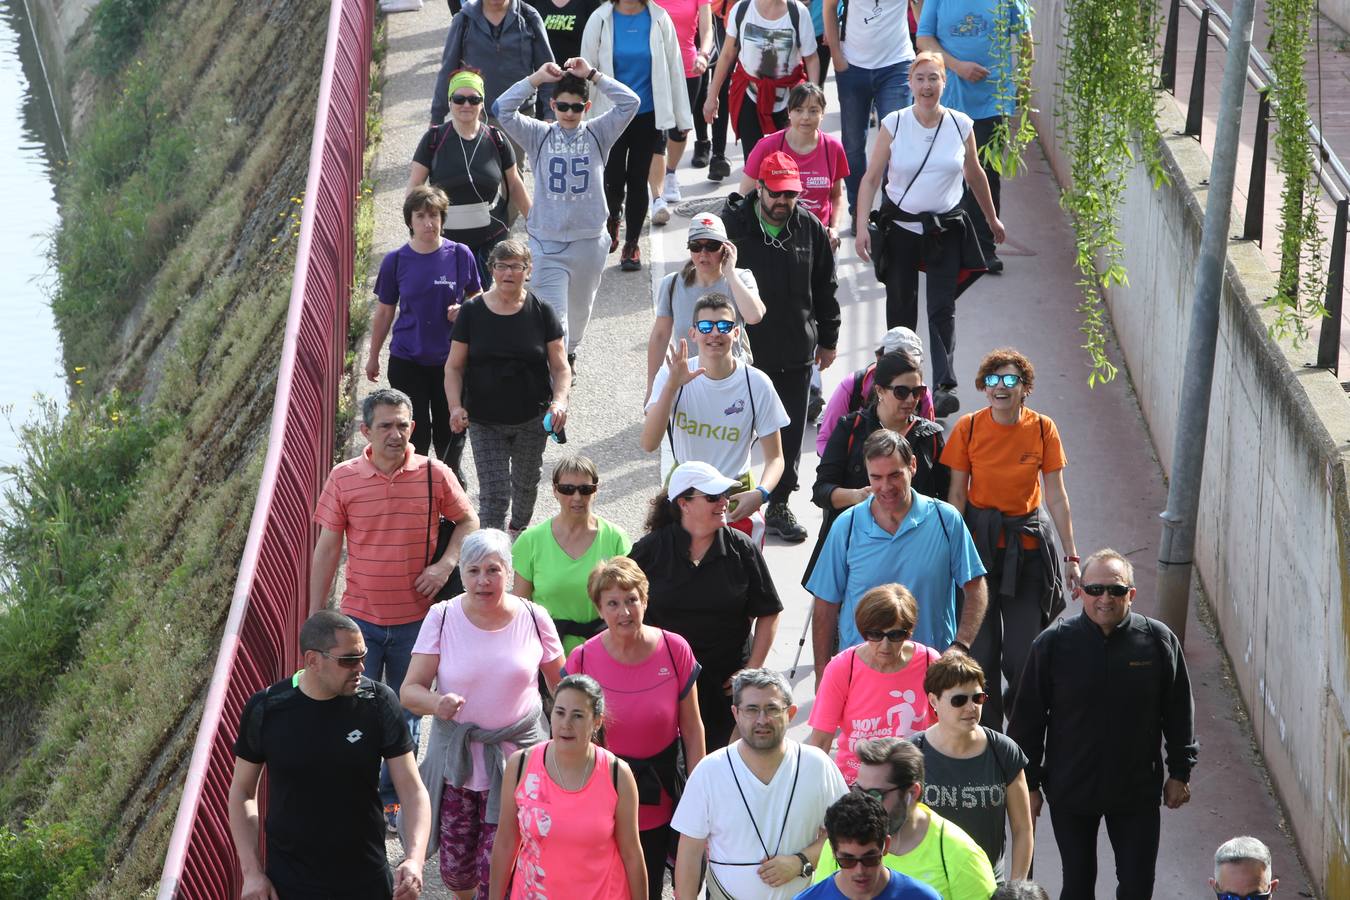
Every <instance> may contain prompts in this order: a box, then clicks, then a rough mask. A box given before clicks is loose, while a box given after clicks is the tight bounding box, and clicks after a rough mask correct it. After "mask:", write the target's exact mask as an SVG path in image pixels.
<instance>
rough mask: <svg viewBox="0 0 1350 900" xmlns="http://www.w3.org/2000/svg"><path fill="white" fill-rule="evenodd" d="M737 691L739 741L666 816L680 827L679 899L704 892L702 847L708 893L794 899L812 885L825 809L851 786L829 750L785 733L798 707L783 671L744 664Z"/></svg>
mask: <svg viewBox="0 0 1350 900" xmlns="http://www.w3.org/2000/svg"><path fill="white" fill-rule="evenodd" d="M731 690H732V711H733V712H734V713H735V716H736V730H737V732H738V733H739V735H740V738H741V739H740V740H739V741H736V742H735V743H733V744H732V745H731V746H729V747H724V748H722V749H721V750H718V751H716V752H714V753H710V754H709V755H708V756H706V757H704V758H703V761H702V762H700V763H699V764H698V767H697V768H695V769H694V771H693V772H691V773H690V774H689V782H688V783H687V784H686V785H685V788H684V796H683V797H681V798H680V805H679V807H678V808H677V809H676V810H675V816H674V818H673V819H672V820H671V823H670V824H671V827H673V828H674V829H675V830H676V831H678V832H679V833H680V849H679V852H678V854H677V856H676V860H675V898H676V900H694V898H695V897H697V896H698V890H699V880H700V878H699V876H700V870H701V868H702V864H703V858H704V854H705V852H706V854H707V857H708V897H709V900H724V898H731V897H735V898H736V900H788V898H791V897H795V896H796V895H797V894H798V893H800V892H801V891H803V890H805V889H806V888H807V886H808V885H809V884H810V880H811V875H812V873H813V872H814V871H815V865H816V863H817V862H818V861H819V860H820V851H821V847H822V846H824V843H825V829H824V828H823V827H822V823H823V822H824V820H825V810H826V809H828V808H829V807H830V804H832V803H833V802H834V801H835V800H838V799H839V798H840V797H842V796H843V795H844V794H845V793H847V792H848V788H847V786H845V784H844V777H843V776H842V775H841V774H839V767H838V766H836V765H835V764H834V763H833V762H831V761H830V758H829V757H828V756H826V755H825V754H824V753H822V752H821V751H820V750H818V749H817V748H815V747H810V746H805V745H803V744H799V743H797V742H796V741H791V740H788V739H787V729H788V723H790V722H791V721H792V717H793V716H794V715H795V714H796V712H797V707H796V706H795V705H793V703H792V688H791V687H790V686H789V684H788V682H787V679H786V678H784V677H783V676H782V674H780V673H778V672H774V671H770V670H769V669H745V670H743V671H741V672H739V673H737V675H736V677H735V678H733V679H732V682H731Z"/></svg>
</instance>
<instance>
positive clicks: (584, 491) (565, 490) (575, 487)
mask: <svg viewBox="0 0 1350 900" xmlns="http://www.w3.org/2000/svg"><path fill="white" fill-rule="evenodd" d="M553 487H554V489H555V490H556V491H557V492H558V493H560V494H562V495H563V496H564V497H570V496H572V495H573V494H580V495H581V496H583V497H589V496H590V495H591V494H594V493H595V492H596V491H598V490H600V485H598V484H555V485H554V486H553Z"/></svg>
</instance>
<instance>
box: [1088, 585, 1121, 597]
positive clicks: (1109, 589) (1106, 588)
mask: <svg viewBox="0 0 1350 900" xmlns="http://www.w3.org/2000/svg"><path fill="white" fill-rule="evenodd" d="M1132 587H1134V585H1132V584H1085V585H1083V593H1085V594H1087V595H1088V596H1089V597H1100V596H1101V595H1102V594H1110V595H1111V596H1112V597H1124V596H1125V595H1126V594H1128V593H1129V592H1130V588H1132Z"/></svg>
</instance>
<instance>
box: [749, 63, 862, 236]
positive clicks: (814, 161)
mask: <svg viewBox="0 0 1350 900" xmlns="http://www.w3.org/2000/svg"><path fill="white" fill-rule="evenodd" d="M824 119H825V92H824V91H822V90H821V89H820V88H818V87H816V86H815V85H814V84H813V83H811V82H809V81H804V82H802V83H801V84H799V85H797V86H796V87H794V88H793V89H792V91H791V93H789V94H788V127H787V128H784V129H783V130H782V131H775V132H774V133H773V134H769V135H765V136H764V137H762V138H760V140H759V143H757V144H755V147H754V149H753V150H751V151H750V155H749V156H748V157H747V158H746V160H745V174H743V175H742V176H741V187H740V191H741V194H742V195H746V194H749V193H750V191H752V190H754V188H755V183H756V182H757V181H759V166H760V163H761V162H763V160H764V157H766V156H768V155H769V154H770V153H774V152H777V151H779V150H781V151H782V152H784V153H786V154H787V155H788V156H790V157H792V158H793V160H794V161H796V163H797V168H799V169H800V170H801V173H802V192H801V195H800V196H799V197H798V198H797V202H798V203H799V204H801V205H802V206H804V207H805V208H806V209H808V210H810V211H811V212H813V213H815V214H816V218H818V219H820V222H821V224H822V225H824V226H825V227H826V229H828V230H829V232H830V245H831V246H832V247H833V249H835V250H838V249H839V231H838V229H836V228H835V222H837V221H838V220H839V213H840V211H841V210H842V209H843V208H844V177H845V176H846V175H848V159H847V157H845V155H844V145H843V144H842V143H840V142H839V138H837V137H835V136H834V135H832V134H829V133H827V132H824V131H821V130H820V124H821V122H823V121H824Z"/></svg>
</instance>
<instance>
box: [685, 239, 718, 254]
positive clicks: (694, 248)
mask: <svg viewBox="0 0 1350 900" xmlns="http://www.w3.org/2000/svg"><path fill="white" fill-rule="evenodd" d="M721 249H722V242H721V241H690V242H689V252H690V253H716V252H717V251H718V250H721Z"/></svg>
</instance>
